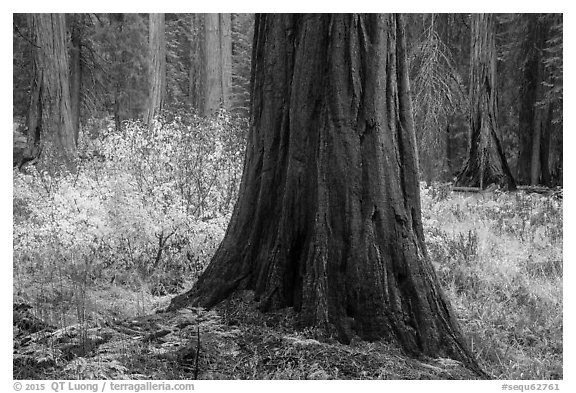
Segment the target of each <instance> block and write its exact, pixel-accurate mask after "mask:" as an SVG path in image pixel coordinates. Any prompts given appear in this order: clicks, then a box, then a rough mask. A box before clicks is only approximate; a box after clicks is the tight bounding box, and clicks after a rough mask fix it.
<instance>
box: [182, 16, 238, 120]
mask: <svg viewBox="0 0 576 393" xmlns="http://www.w3.org/2000/svg"><path fill="white" fill-rule="evenodd" d="M191 57H192V64H191V69H190V97H191V102H192V105H193V106H194V107H195V108H197V109H198V110H199V111H200V113H202V114H204V115H209V114H212V113H214V112H216V111H217V110H218V109H220V108H225V109H230V96H231V85H232V30H231V15H230V14H195V15H194V16H193V18H192V42H191Z"/></svg>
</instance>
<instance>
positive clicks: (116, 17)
mask: <svg viewBox="0 0 576 393" xmlns="http://www.w3.org/2000/svg"><path fill="white" fill-rule="evenodd" d="M109 17H110V22H111V25H112V26H114V28H115V29H116V34H117V37H120V36H121V35H122V30H123V25H124V14H109ZM112 56H113V61H114V64H125V63H126V61H125V56H126V53H125V51H124V50H123V49H121V50H120V53H119V54H118V53H117V51H114V52H113V55H112ZM118 71H119V70H117V71H116V72H115V73H114V74H115V81H114V125H115V129H116V131H118V132H120V131H122V121H123V120H124V119H123V116H122V109H123V108H122V92H123V91H124V83H125V80H124V78H123V76H122V74H121V73H120V72H118Z"/></svg>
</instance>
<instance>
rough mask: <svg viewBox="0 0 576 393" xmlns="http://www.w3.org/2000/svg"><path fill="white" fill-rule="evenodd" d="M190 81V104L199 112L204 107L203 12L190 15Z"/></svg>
mask: <svg viewBox="0 0 576 393" xmlns="http://www.w3.org/2000/svg"><path fill="white" fill-rule="evenodd" d="M191 19H192V20H191V30H192V32H191V45H190V83H189V91H188V95H189V97H190V104H191V105H192V107H193V108H195V109H196V110H198V111H199V112H202V111H203V108H204V83H203V81H204V74H205V71H204V63H205V61H204V58H205V57H206V56H205V54H204V45H203V43H204V14H192V16H191Z"/></svg>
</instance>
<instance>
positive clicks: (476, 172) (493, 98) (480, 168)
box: [456, 14, 516, 189]
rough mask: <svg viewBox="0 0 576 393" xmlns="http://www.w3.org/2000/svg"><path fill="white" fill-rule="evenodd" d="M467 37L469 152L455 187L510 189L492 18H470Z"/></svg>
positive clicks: (511, 182) (481, 16)
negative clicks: (500, 109) (469, 44)
mask: <svg viewBox="0 0 576 393" xmlns="http://www.w3.org/2000/svg"><path fill="white" fill-rule="evenodd" d="M471 36H472V47H471V60H470V149H469V155H468V160H467V161H466V164H465V165H464V168H463V169H462V171H461V172H460V173H459V174H458V177H457V180H456V184H458V185H464V186H473V187H480V188H486V187H488V186H489V185H491V184H497V185H499V186H502V187H503V188H505V189H514V188H515V187H516V184H515V182H514V178H513V177H512V173H511V172H510V169H509V168H508V162H507V161H506V156H505V153H504V148H503V146H502V142H501V136H500V130H499V128H498V92H497V86H498V85H497V81H496V58H497V56H496V42H495V20H494V15H491V14H474V15H472V34H471Z"/></svg>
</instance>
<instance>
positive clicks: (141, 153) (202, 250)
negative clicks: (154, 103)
mask: <svg viewBox="0 0 576 393" xmlns="http://www.w3.org/2000/svg"><path fill="white" fill-rule="evenodd" d="M244 127H245V124H243V123H242V122H241V121H239V120H236V119H232V118H230V117H229V116H228V115H226V114H224V113H222V114H220V115H219V116H218V117H216V118H214V119H201V118H198V117H196V116H189V117H187V118H186V119H182V118H175V119H174V120H172V121H171V122H169V123H168V122H161V121H158V122H156V123H155V124H154V127H153V129H151V130H149V129H148V128H147V127H144V126H142V125H141V124H139V123H127V124H125V128H124V130H123V132H122V133H117V132H116V131H114V130H113V129H112V127H109V128H108V129H106V130H101V131H100V132H99V133H98V135H96V136H95V137H94V135H93V137H92V138H85V139H84V140H83V141H82V142H81V147H80V150H81V157H82V158H83V159H82V161H81V166H80V169H79V171H78V172H77V173H75V174H65V175H62V174H60V175H59V176H53V175H49V174H48V173H47V172H44V173H38V172H37V171H36V170H35V169H34V168H29V169H28V170H27V172H26V173H20V172H14V240H13V241H14V267H15V269H14V274H15V289H16V290H17V292H19V293H22V294H24V293H28V295H29V296H34V295H30V290H31V288H32V289H34V288H35V289H34V290H35V291H36V292H37V293H39V294H40V293H44V295H42V296H43V297H44V298H45V299H44V300H45V301H46V302H47V303H50V304H59V306H61V305H62V304H63V302H62V300H63V299H62V297H64V300H66V299H67V300H69V301H70V302H71V303H73V304H78V303H79V302H80V300H81V299H80V298H81V297H82V296H84V297H85V295H86V290H87V288H89V287H90V286H92V285H101V284H106V285H109V284H111V283H115V284H122V285H126V286H128V287H130V288H133V289H135V290H136V289H138V290H145V291H147V292H149V293H151V294H155V295H164V294H167V293H175V292H178V291H180V290H182V289H183V287H184V285H185V282H186V281H189V280H193V279H194V278H195V277H197V276H198V274H200V272H201V271H202V270H203V269H204V268H205V266H206V265H207V263H208V262H209V260H210V258H211V256H212V254H213V253H214V251H215V248H216V247H217V245H218V244H219V242H220V240H221V238H222V237H223V235H224V230H225V226H226V224H227V222H228V220H229V215H230V212H231V208H232V207H233V204H234V202H235V199H236V194H237V189H238V185H239V181H240V176H241V164H242V159H243V151H244V146H243V138H244V136H243V133H244ZM55 283H58V284H55ZM56 287H59V288H56ZM48 288H52V289H51V290H47V289H48ZM48 294H49V295H48ZM80 303H84V304H83V305H82V307H86V304H85V302H84V301H82V302H80ZM77 313H78V314H82V315H83V314H84V313H85V310H84V309H83V310H81V312H79V311H77Z"/></svg>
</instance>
